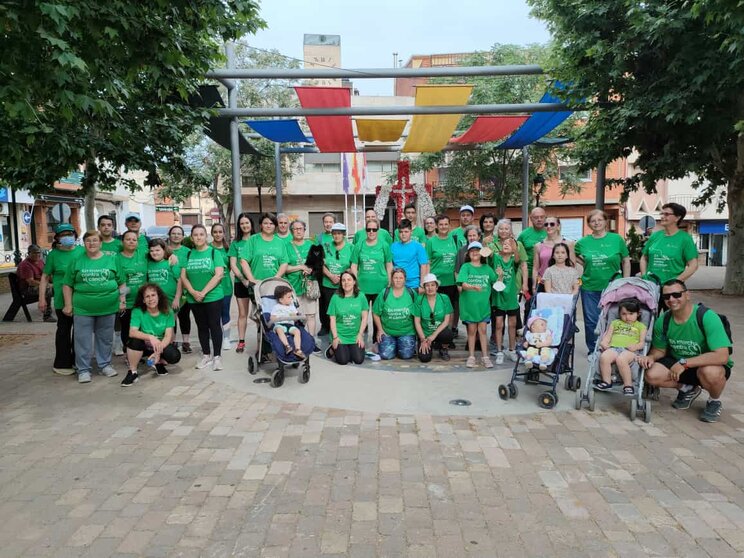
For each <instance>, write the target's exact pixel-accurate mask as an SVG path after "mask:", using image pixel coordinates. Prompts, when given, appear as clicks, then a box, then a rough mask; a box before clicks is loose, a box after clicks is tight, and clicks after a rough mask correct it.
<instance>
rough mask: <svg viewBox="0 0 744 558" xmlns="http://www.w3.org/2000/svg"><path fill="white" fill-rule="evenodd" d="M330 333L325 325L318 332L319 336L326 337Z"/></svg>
mask: <svg viewBox="0 0 744 558" xmlns="http://www.w3.org/2000/svg"><path fill="white" fill-rule="evenodd" d="M329 333H330V331H329V330H327V329H326V328H324V327H323V328H320V331H319V332H318V337H325V336H326V335H328V334H329Z"/></svg>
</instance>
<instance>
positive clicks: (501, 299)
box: [491, 254, 519, 310]
mask: <svg viewBox="0 0 744 558" xmlns="http://www.w3.org/2000/svg"><path fill="white" fill-rule="evenodd" d="M498 268H501V269H503V270H504V276H503V278H502V279H501V281H502V282H503V283H504V285H505V286H506V288H505V289H504V290H503V291H494V290H493V289H491V293H492V294H491V306H493V307H495V308H498V309H499V310H515V309H516V308H519V298H518V296H517V293H519V288H518V287H517V280H516V279H517V264H516V263H515V262H514V256H513V255H511V256H509V259H508V260H506V261H504V258H503V257H502V256H501V255H500V254H496V255H495V256H494V259H493V269H494V271H496V280H498V278H499V273H498V271H497V270H498Z"/></svg>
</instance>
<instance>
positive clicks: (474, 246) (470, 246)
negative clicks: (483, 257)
mask: <svg viewBox="0 0 744 558" xmlns="http://www.w3.org/2000/svg"><path fill="white" fill-rule="evenodd" d="M481 248H483V244H481V243H480V242H478V241H475V242H471V243H470V244H468V250H480V249H481Z"/></svg>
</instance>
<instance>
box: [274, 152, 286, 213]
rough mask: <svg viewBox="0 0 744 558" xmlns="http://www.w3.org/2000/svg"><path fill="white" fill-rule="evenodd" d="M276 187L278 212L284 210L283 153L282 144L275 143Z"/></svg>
mask: <svg viewBox="0 0 744 558" xmlns="http://www.w3.org/2000/svg"><path fill="white" fill-rule="evenodd" d="M274 189H275V190H276V212H277V213H282V212H283V211H284V200H283V199H282V154H281V145H280V144H279V143H275V144H274Z"/></svg>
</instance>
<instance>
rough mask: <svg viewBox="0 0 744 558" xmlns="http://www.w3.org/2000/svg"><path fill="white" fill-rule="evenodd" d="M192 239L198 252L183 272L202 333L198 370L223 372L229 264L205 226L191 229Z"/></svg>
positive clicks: (199, 330) (200, 334) (187, 297)
mask: <svg viewBox="0 0 744 558" xmlns="http://www.w3.org/2000/svg"><path fill="white" fill-rule="evenodd" d="M191 240H192V242H193V243H194V249H193V250H191V252H189V253H188V254H187V256H186V265H185V266H184V267H183V268H182V269H181V283H182V284H183V288H184V290H185V291H186V300H187V301H188V303H189V306H190V308H191V311H192V312H193V313H194V321H195V322H196V329H197V331H198V333H199V344H200V345H201V350H202V358H201V360H200V361H199V363H198V364H197V365H196V368H197V369H202V368H206V367H207V366H209V365H210V364H211V365H212V370H215V371H216V370H222V322H221V316H222V298H223V297H222V277H223V276H224V274H225V268H226V267H227V264H226V262H225V260H224V258H223V257H222V254H221V253H220V252H218V251H217V250H215V249H214V248H212V247H211V246H209V244H207V229H206V228H205V227H204V225H194V226H193V227H192V228H191ZM278 242H281V240H280V241H278ZM210 339H211V341H212V347H213V348H214V356H212V350H211V349H210V346H209V341H210Z"/></svg>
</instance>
